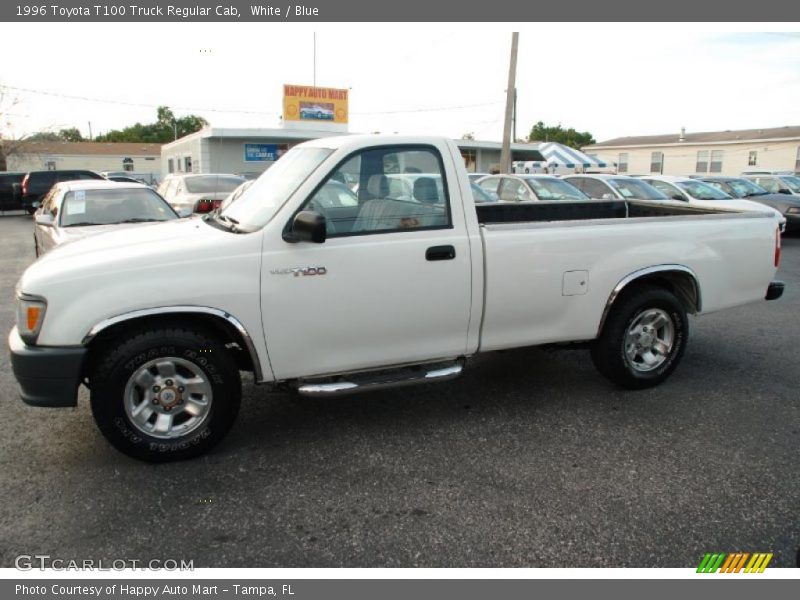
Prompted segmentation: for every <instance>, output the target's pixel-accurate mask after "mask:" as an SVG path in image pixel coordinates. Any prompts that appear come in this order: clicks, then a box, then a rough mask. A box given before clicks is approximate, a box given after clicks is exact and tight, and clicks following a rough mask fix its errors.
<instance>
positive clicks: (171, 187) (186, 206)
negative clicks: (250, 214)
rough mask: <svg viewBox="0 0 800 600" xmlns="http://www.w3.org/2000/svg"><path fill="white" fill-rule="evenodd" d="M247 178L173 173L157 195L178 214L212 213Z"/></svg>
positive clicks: (216, 174)
mask: <svg viewBox="0 0 800 600" xmlns="http://www.w3.org/2000/svg"><path fill="white" fill-rule="evenodd" d="M245 181H246V179H245V178H244V177H239V176H238V175H226V174H219V173H209V174H200V173H172V174H171V175H167V176H166V177H165V178H164V180H163V181H162V182H161V185H159V186H158V193H159V194H161V196H162V197H163V198H164V200H166V201H167V202H169V204H170V206H172V208H174V209H175V210H177V211H178V212H180V211H183V210H189V211H191V212H195V213H210V212H211V211H212V210H215V209H217V208H219V206H220V204H222V201H223V200H225V198H226V197H227V196H228V194H230V193H231V192H233V191H234V190H235V189H236V188H237V187H239V186H240V185H242V184H243V183H244V182H245Z"/></svg>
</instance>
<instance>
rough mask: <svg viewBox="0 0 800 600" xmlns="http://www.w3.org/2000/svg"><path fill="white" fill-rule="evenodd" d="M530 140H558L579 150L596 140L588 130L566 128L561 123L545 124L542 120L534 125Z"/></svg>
mask: <svg viewBox="0 0 800 600" xmlns="http://www.w3.org/2000/svg"><path fill="white" fill-rule="evenodd" d="M528 140H529V141H531V142H558V143H559V144H564V145H565V146H569V147H570V148H575V149H577V150H580V149H581V147H583V146H589V145H591V144H594V143H595V141H596V140H595V139H594V136H593V135H592V134H591V133H589V132H588V131H576V130H575V129H573V128H572V127H570V128H569V129H564V128H563V127H562V126H561V123H559V124H558V125H556V126H555V127H553V126H552V125H545V124H544V123H543V122H542V121H539V122H538V123H536V125H534V126H533V128H532V129H531V133H530V135H529V136H528Z"/></svg>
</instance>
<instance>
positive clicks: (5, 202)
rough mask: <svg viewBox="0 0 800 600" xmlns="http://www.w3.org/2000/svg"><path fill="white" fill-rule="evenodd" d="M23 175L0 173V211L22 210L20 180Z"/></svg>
mask: <svg viewBox="0 0 800 600" xmlns="http://www.w3.org/2000/svg"><path fill="white" fill-rule="evenodd" d="M24 177H25V173H9V172H6V171H3V172H2V173H0V211H6V210H19V209H21V208H22V179H23V178H24Z"/></svg>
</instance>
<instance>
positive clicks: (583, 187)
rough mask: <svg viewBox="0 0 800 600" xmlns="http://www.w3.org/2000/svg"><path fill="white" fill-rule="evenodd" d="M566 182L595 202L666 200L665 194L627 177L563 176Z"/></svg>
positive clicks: (647, 184) (639, 180)
mask: <svg viewBox="0 0 800 600" xmlns="http://www.w3.org/2000/svg"><path fill="white" fill-rule="evenodd" d="M562 179H563V180H564V181H567V182H569V183H571V184H572V185H574V186H575V187H576V188H578V189H579V190H580V191H582V192H583V193H584V194H586V195H587V196H589V197H590V198H594V199H597V200H629V199H630V200H667V199H668V198H667V196H666V194H664V193H663V192H661V191H659V190H657V189H656V188H654V187H653V186H652V185H650V184H649V183H647V182H646V181H642V180H641V179H636V178H635V177H629V176H627V175H599V174H598V175H564V176H562Z"/></svg>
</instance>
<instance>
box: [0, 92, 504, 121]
mask: <svg viewBox="0 0 800 600" xmlns="http://www.w3.org/2000/svg"><path fill="white" fill-rule="evenodd" d="M0 87H3V88H6V89H9V90H15V91H18V92H26V93H29V94H39V95H42V96H50V97H53V98H67V99H70V100H80V101H83V102H98V103H101V104H116V105H120V106H140V107H144V108H158V107H159V106H163V105H161V104H148V103H145V102H129V101H125V100H110V99H106V98H92V97H89V96H78V95H73V94H61V93H57V92H51V91H47V90H35V89H32V88H24V87H17V86H13V85H3V86H0ZM497 104H500V102H499V101H495V102H483V103H479V104H462V105H457V106H439V107H431V108H412V109H396V110H383V111H380V110H379V111H355V112H352V111H351V113H350V114H352V115H359V116H364V115H393V114H405V113H424V112H441V111H445V110H462V109H468V108H481V107H485V106H494V105H497ZM170 108H173V109H174V110H181V111H196V112H216V113H239V114H250V115H269V116H279V115H280V113H277V112H267V111H256V110H238V109H222V108H199V107H194V108H192V107H187V106H174V107H170Z"/></svg>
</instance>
